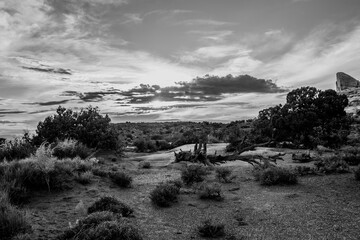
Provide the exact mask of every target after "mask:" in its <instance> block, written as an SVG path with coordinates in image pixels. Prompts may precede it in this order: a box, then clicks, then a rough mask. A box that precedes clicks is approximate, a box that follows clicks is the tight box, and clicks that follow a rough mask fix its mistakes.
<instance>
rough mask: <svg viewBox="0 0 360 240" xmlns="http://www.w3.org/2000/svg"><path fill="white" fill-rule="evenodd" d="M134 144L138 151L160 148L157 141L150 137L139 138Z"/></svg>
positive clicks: (154, 150)
mask: <svg viewBox="0 0 360 240" xmlns="http://www.w3.org/2000/svg"><path fill="white" fill-rule="evenodd" d="M134 146H135V147H136V148H137V151H138V152H156V151H157V150H158V149H157V146H156V143H155V141H153V140H150V139H143V138H140V139H137V140H135V141H134Z"/></svg>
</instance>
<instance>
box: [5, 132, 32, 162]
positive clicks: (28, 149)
mask: <svg viewBox="0 0 360 240" xmlns="http://www.w3.org/2000/svg"><path fill="white" fill-rule="evenodd" d="M25 136H26V135H25ZM35 150H36V148H35V147H34V146H33V145H32V144H31V143H30V141H29V140H28V139H27V138H26V137H24V138H15V139H14V140H6V141H5V142H4V143H3V144H1V145H0V161H3V160H4V159H6V160H7V161H12V160H18V159H24V158H27V157H29V156H30V155H31V154H33V153H34V152H35Z"/></svg>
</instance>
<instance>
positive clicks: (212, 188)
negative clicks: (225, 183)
mask: <svg viewBox="0 0 360 240" xmlns="http://www.w3.org/2000/svg"><path fill="white" fill-rule="evenodd" d="M198 194H199V198H200V199H210V200H216V201H221V200H223V199H224V197H223V196H222V194H221V186H220V184H218V183H212V184H209V183H204V184H202V185H201V186H200V188H199V191H198Z"/></svg>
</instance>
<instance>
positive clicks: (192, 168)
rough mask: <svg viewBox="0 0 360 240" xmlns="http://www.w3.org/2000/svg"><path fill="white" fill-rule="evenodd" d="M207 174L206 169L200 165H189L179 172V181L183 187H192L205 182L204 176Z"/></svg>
mask: <svg viewBox="0 0 360 240" xmlns="http://www.w3.org/2000/svg"><path fill="white" fill-rule="evenodd" d="M208 174H209V171H208V169H207V168H205V167H204V166H202V165H198V164H194V165H189V166H187V167H186V168H185V169H183V170H182V171H181V179H182V181H183V182H184V184H185V185H188V186H189V185H192V184H193V183H199V182H202V181H204V180H205V177H206V175H208Z"/></svg>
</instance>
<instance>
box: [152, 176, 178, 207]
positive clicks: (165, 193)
mask: <svg viewBox="0 0 360 240" xmlns="http://www.w3.org/2000/svg"><path fill="white" fill-rule="evenodd" d="M180 188H181V184H180V183H179V182H172V181H168V182H165V183H161V184H160V185H158V186H156V188H155V189H154V190H153V191H152V192H151V193H150V199H151V201H152V203H153V204H155V205H157V206H159V207H169V206H171V204H172V203H174V202H176V201H177V198H178V195H179V194H180Z"/></svg>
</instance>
